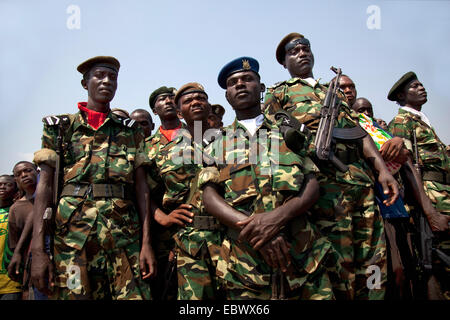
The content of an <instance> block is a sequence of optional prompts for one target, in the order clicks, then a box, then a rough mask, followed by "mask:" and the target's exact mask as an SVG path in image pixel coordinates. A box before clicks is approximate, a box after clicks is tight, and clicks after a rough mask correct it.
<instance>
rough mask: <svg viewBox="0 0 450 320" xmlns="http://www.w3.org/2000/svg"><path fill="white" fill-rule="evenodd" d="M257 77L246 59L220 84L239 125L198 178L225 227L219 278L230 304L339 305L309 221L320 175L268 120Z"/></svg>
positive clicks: (325, 246) (225, 72)
mask: <svg viewBox="0 0 450 320" xmlns="http://www.w3.org/2000/svg"><path fill="white" fill-rule="evenodd" d="M258 71H259V64H258V61H256V60H255V59H253V58H250V57H241V58H237V59H235V60H233V61H231V62H229V63H228V64H227V65H225V66H224V67H223V68H222V70H221V71H220V73H219V77H218V82H219V85H220V86H221V87H222V88H224V89H226V98H227V101H228V102H229V103H230V105H231V106H232V107H233V109H234V110H235V112H236V119H235V121H234V123H233V124H231V125H230V126H229V127H227V128H226V136H224V135H223V136H220V137H219V138H218V139H216V140H215V141H214V142H213V143H212V144H211V145H210V146H209V147H208V149H210V150H211V151H210V154H211V155H212V156H213V157H214V158H215V165H214V166H212V167H208V168H206V169H204V170H203V171H202V173H201V174H200V177H199V185H200V186H203V187H204V193H203V203H204V205H205V208H206V210H207V212H209V213H210V214H211V215H213V216H215V217H216V218H218V219H219V221H220V222H221V224H222V225H223V226H224V227H226V230H225V235H224V239H223V243H222V247H221V250H220V258H219V261H218V265H217V275H218V277H220V279H221V283H222V285H223V286H224V290H225V292H226V295H227V298H228V299H270V298H272V299H317V300H319V299H333V298H334V295H333V292H332V290H331V283H330V280H329V277H328V275H327V273H326V270H325V267H324V263H325V261H327V257H328V253H329V251H330V250H331V244H330V243H329V241H327V240H326V239H325V238H324V237H321V236H320V235H319V233H318V232H317V229H316V227H315V226H314V225H312V224H311V223H310V222H309V214H308V213H307V210H308V208H309V207H310V206H311V205H312V204H313V203H314V202H315V201H316V200H317V198H318V183H317V181H316V179H315V177H314V173H315V172H316V171H317V168H316V166H315V165H314V164H313V163H312V161H311V160H310V159H309V158H308V157H306V156H304V155H298V154H294V153H293V152H292V151H290V150H289V149H288V148H287V146H286V144H285V142H284V141H283V139H282V136H281V134H280V132H279V130H278V128H277V127H276V126H274V125H273V124H272V123H271V122H270V121H269V120H268V119H267V118H265V117H264V116H263V114H262V112H261V106H260V99H259V96H260V92H261V91H262V90H263V88H262V86H261V83H260V76H259V73H258ZM255 146H258V149H259V150H258V149H256V147H255ZM260 148H262V149H260ZM274 164H276V165H274Z"/></svg>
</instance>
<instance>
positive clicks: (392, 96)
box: [387, 71, 417, 101]
mask: <svg viewBox="0 0 450 320" xmlns="http://www.w3.org/2000/svg"><path fill="white" fill-rule="evenodd" d="M416 79H417V76H416V74H415V73H414V72H412V71H409V72H407V73H405V74H404V75H403V76H402V77H401V78H400V79H399V80H398V81H397V82H396V83H395V84H394V85H393V86H392V88H391V90H389V94H388V96H387V98H388V99H389V100H391V101H397V100H398V99H397V93H398V92H399V91H400V90H402V89H403V88H404V86H405V85H407V84H408V83H409V82H411V81H412V80H416Z"/></svg>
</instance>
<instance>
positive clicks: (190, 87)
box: [175, 82, 208, 104]
mask: <svg viewBox="0 0 450 320" xmlns="http://www.w3.org/2000/svg"><path fill="white" fill-rule="evenodd" d="M194 92H201V93H204V94H205V95H206V97H208V95H207V94H206V92H205V88H203V86H202V85H201V84H200V83H197V82H189V83H186V84H184V85H182V86H181V87H180V89H178V91H177V93H176V95H175V104H178V100H179V99H180V98H181V97H182V96H184V95H185V94H188V93H194Z"/></svg>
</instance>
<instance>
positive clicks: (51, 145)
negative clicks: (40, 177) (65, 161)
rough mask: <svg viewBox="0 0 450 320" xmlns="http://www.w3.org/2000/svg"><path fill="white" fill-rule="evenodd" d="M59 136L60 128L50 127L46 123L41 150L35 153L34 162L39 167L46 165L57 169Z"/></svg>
mask: <svg viewBox="0 0 450 320" xmlns="http://www.w3.org/2000/svg"><path fill="white" fill-rule="evenodd" d="M57 136H58V127H57V126H49V125H47V124H45V123H44V130H43V133H42V145H41V149H40V150H38V151H36V152H35V153H34V158H33V162H34V163H35V164H36V165H37V166H39V165H41V164H46V165H48V166H50V167H52V168H55V167H56V157H57V155H56V145H57V143H56V138H57Z"/></svg>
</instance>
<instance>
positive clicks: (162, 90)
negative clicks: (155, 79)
mask: <svg viewBox="0 0 450 320" xmlns="http://www.w3.org/2000/svg"><path fill="white" fill-rule="evenodd" d="M176 91H177V90H176V89H175V88H173V87H165V86H162V87H160V88H158V89H156V90H155V91H153V92H152V94H151V95H150V98H149V99H148V103H149V105H150V108H152V109H153V108H154V107H155V101H156V98H157V97H158V96H159V95H160V94H167V95H175V92H176Z"/></svg>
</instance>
